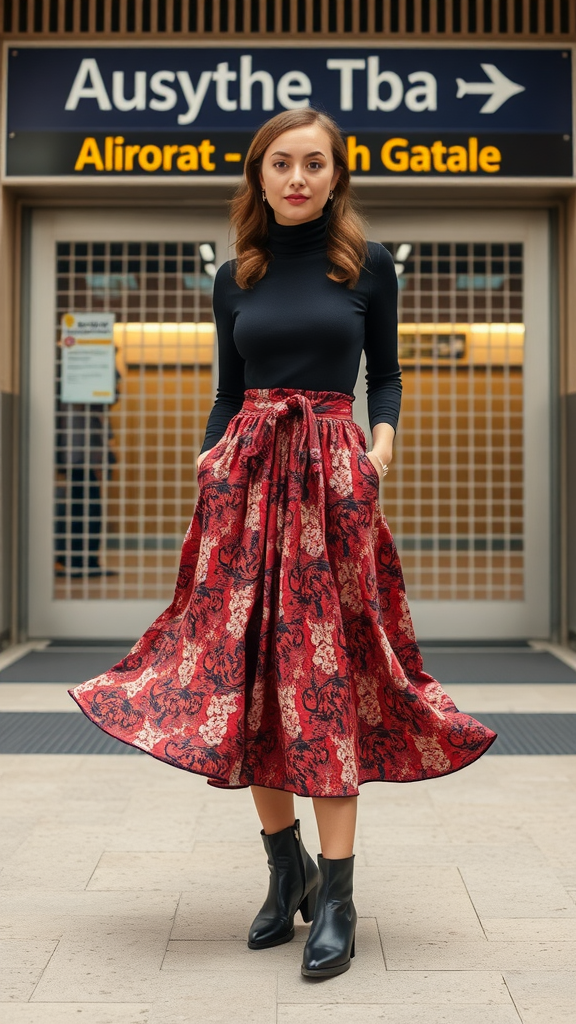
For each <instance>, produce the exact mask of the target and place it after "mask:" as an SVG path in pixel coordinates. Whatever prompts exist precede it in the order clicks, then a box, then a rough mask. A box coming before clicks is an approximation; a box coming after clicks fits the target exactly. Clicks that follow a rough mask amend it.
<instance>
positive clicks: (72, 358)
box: [60, 312, 116, 405]
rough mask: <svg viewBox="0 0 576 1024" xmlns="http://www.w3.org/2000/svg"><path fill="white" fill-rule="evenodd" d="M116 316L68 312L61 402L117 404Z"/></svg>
mask: <svg viewBox="0 0 576 1024" xmlns="http://www.w3.org/2000/svg"><path fill="white" fill-rule="evenodd" d="M115 318H116V314H115V313H99V312H96V313H64V315H63V317H62V324H61V327H62V336H61V346H62V378H61V384H60V400H61V401H62V402H82V403H92V404H98V405H100V404H103V405H112V404H113V403H114V402H115V401H116V374H115V359H114V356H115V350H114V320H115Z"/></svg>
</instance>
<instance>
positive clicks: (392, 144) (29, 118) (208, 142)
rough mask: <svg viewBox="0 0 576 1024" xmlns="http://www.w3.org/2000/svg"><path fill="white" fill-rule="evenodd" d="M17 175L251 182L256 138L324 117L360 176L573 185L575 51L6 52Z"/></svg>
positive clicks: (10, 147)
mask: <svg viewBox="0 0 576 1024" xmlns="http://www.w3.org/2000/svg"><path fill="white" fill-rule="evenodd" d="M8 55H9V58H8V103H7V124H6V133H7V140H6V168H5V173H6V175H7V176H8V177H34V178H37V177H62V176H65V177H83V178H86V177H90V178H100V179H101V178H119V177H120V178H122V177H134V176H136V177H144V178H146V177H151V176H154V177H180V178H182V177H185V178H187V179H194V178H202V179H206V178H211V177H217V176H218V177H220V176H223V175H224V176H238V175H239V174H241V172H242V165H243V161H244V158H245V156H246V152H247V149H248V146H249V143H250V139H251V138H252V136H253V134H254V131H255V130H256V129H257V128H258V127H259V125H261V124H262V123H263V122H264V121H265V120H267V119H268V118H270V117H272V116H273V115H274V114H277V113H279V112H280V111H282V110H291V109H297V108H299V107H306V106H313V107H316V108H317V109H321V110H325V111H327V112H328V113H329V114H331V115H332V116H333V117H334V118H335V119H336V121H337V122H338V124H339V125H340V128H341V129H342V132H343V134H344V136H345V138H346V141H347V146H348V157H349V165H350V169H351V172H352V174H353V176H354V177H355V178H373V177H382V176H389V177H399V176H410V177H419V178H426V177H439V176H441V177H444V178H453V177H454V178H465V177H475V178H478V177H486V178H492V179H493V178H501V177H559V176H562V177H569V176H571V175H572V174H573V157H572V152H573V146H572V98H571V97H572V84H571V83H572V69H571V54H570V51H568V50H561V49H558V50H555V49H544V48H532V49H530V48H526V49H513V50H512V49H511V50H504V49H493V50H489V49H482V50H481V49H446V50H441V49H428V48H426V49H424V48H413V49H396V48H393V49H392V48H383V47H378V46H374V47H372V48H370V49H367V48H366V49H356V48H354V49H352V48H346V49H341V48H335V47H325V48H324V47H323V48H314V49H308V48H302V49H298V48H274V49H272V48H270V49H268V48H255V49H249V48H246V49H244V48H242V49H241V48H225V49H220V48H218V49H216V48H212V47H202V48H201V47H199V48H195V47H190V48H164V47H158V48H154V49H152V48H142V47H131V48H129V49H120V48H117V47H109V48H107V47H90V48H70V47H66V48H52V47H49V48H43V47H26V46H19V47H18V48H14V49H10V50H9V51H8Z"/></svg>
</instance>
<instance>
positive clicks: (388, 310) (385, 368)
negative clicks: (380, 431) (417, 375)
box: [364, 243, 402, 430]
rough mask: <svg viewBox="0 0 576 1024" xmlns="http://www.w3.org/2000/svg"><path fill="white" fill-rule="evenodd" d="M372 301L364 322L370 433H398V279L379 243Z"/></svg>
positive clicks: (374, 246) (373, 248) (373, 267)
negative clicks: (385, 428)
mask: <svg viewBox="0 0 576 1024" xmlns="http://www.w3.org/2000/svg"><path fill="white" fill-rule="evenodd" d="M370 249H371V253H370V255H371V257H372V258H371V261H370V262H371V266H370V270H371V271H372V277H371V283H370V298H369V303H368V310H367V312H366V319H365V342H364V351H365V352H366V371H367V372H366V392H367V395H368V418H369V421H370V429H371V430H372V429H373V428H374V427H375V425H376V424H377V423H390V424H391V426H393V427H394V430H396V428H397V426H398V419H399V416H400V404H401V400H402V372H401V370H400V364H399V362H398V279H397V277H396V270H395V267H394V261H393V259H392V256H391V255H390V253H389V252H388V250H387V249H385V248H384V246H383V245H380V243H375V244H374V243H372V244H371V246H370Z"/></svg>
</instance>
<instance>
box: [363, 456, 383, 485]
mask: <svg viewBox="0 0 576 1024" xmlns="http://www.w3.org/2000/svg"><path fill="white" fill-rule="evenodd" d="M366 455H367V456H368V458H369V459H370V462H371V463H372V465H373V466H374V469H375V470H376V472H377V473H378V477H379V479H380V483H382V481H383V479H384V477H385V476H386V474H387V472H388V463H387V462H385V461H384V459H382V456H380V457H378V456H377V455H376V453H375V452H374V451H371V452H366ZM380 460H381V461H380ZM382 463H384V467H385V468H384V469H383V468H382Z"/></svg>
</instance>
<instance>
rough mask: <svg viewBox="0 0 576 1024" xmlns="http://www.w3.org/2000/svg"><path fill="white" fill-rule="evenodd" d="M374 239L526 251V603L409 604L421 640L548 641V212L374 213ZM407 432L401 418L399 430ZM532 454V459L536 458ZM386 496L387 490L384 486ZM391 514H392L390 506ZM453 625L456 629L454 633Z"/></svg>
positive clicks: (550, 411) (370, 212)
mask: <svg viewBox="0 0 576 1024" xmlns="http://www.w3.org/2000/svg"><path fill="white" fill-rule="evenodd" d="M364 216H365V217H366V219H367V220H368V223H369V225H370V231H369V237H370V238H372V239H374V240H375V241H381V240H382V239H385V240H386V241H390V242H395V241H398V242H406V241H408V242H409V241H410V240H413V241H418V242H467V243H470V242H479V243H482V242H521V243H522V244H523V246H524V289H523V293H524V323H525V325H526V334H525V349H524V369H523V384H524V387H523V411H522V416H523V438H524V444H523V460H524V462H523V468H524V556H525V565H524V593H525V599H524V600H523V601H490V600H484V601H458V600H449V601H422V600H411V599H410V590H409V588H408V601H409V603H410V610H411V613H412V617H413V620H414V626H415V629H416V635H417V637H418V639H419V640H430V639H447V640H449V639H450V640H485V639H494V640H514V639H526V638H533V639H543V640H546V639H548V638H549V637H550V630H551V589H552V587H551V573H552V569H553V565H552V544H551V502H550V497H549V496H550V493H551V487H552V466H551V459H550V444H551V431H552V414H553V408H552V401H551V397H552V395H551V366H552V336H551V316H550V313H551V308H550V295H551V281H550V271H551V258H550V228H549V217H548V211H546V210H530V209H526V210H512V211H505V210H494V209H484V208H483V209H472V210H471V209H457V210H445V209H442V210H438V209H431V210H425V209H422V208H419V209H416V210H413V211H409V210H406V209H393V210H392V209H386V210H376V209H370V208H367V209H366V210H365V211H364ZM401 430H402V414H400V423H399V431H401ZM528 453H529V457H528ZM384 493H385V487H384ZM383 511H384V513H385V512H386V508H385V499H384V503H383ZM447 623H448V624H449V628H447Z"/></svg>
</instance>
